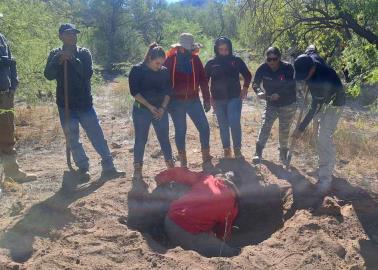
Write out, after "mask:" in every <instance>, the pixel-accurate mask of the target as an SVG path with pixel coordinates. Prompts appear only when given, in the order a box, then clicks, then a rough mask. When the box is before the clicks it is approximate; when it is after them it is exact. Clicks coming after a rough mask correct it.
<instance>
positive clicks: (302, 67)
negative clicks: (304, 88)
mask: <svg viewBox="0 0 378 270" xmlns="http://www.w3.org/2000/svg"><path fill="white" fill-rule="evenodd" d="M314 65H315V62H314V60H313V59H312V57H311V56H308V55H307V54H301V55H300V56H298V57H297V59H295V62H294V68H295V79H296V80H297V81H303V80H304V79H306V78H307V76H308V73H309V72H310V70H311V68H312V67H313V66H314Z"/></svg>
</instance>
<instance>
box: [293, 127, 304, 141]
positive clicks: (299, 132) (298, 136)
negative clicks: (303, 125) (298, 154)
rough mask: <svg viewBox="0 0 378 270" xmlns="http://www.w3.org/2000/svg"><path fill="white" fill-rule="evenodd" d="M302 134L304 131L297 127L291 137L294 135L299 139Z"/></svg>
mask: <svg viewBox="0 0 378 270" xmlns="http://www.w3.org/2000/svg"><path fill="white" fill-rule="evenodd" d="M302 135H303V132H302V131H300V130H299V129H295V130H294V132H293V134H292V135H291V137H293V138H294V139H299V138H300V137H301V136H302Z"/></svg>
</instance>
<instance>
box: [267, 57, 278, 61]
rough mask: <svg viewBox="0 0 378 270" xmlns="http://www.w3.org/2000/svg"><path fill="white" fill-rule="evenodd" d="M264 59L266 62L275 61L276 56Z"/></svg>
mask: <svg viewBox="0 0 378 270" xmlns="http://www.w3.org/2000/svg"><path fill="white" fill-rule="evenodd" d="M266 61H267V62H272V61H273V62H277V61H278V57H268V58H267V59H266Z"/></svg>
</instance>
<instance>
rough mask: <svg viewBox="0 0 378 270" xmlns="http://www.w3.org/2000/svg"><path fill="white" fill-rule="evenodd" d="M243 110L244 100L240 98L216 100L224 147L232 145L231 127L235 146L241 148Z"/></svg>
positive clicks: (216, 112) (216, 111)
mask: <svg viewBox="0 0 378 270" xmlns="http://www.w3.org/2000/svg"><path fill="white" fill-rule="evenodd" d="M241 111H242V100H241V99H240V98H233V99H229V100H216V101H215V114H216V115H217V119H218V124H219V131H220V136H221V140H222V144H223V148H230V147H231V142H230V129H231V134H232V141H233V146H234V148H238V149H240V148H241V140H242V131H241V123H240V121H241V120H240V118H241Z"/></svg>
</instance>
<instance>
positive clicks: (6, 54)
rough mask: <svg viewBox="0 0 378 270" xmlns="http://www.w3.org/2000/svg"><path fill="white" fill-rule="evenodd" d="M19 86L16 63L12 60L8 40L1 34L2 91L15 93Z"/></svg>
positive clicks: (0, 87) (0, 72) (0, 88)
mask: <svg viewBox="0 0 378 270" xmlns="http://www.w3.org/2000/svg"><path fill="white" fill-rule="evenodd" d="M17 86H18V77H17V68H16V61H15V60H14V59H13V58H12V54H11V51H10V49H9V46H8V43H7V40H6V39H5V37H4V36H3V35H2V34H0V91H5V90H12V91H15V90H16V88H17Z"/></svg>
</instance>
